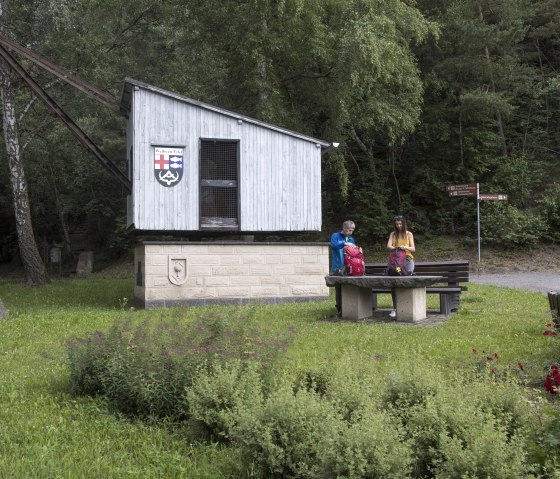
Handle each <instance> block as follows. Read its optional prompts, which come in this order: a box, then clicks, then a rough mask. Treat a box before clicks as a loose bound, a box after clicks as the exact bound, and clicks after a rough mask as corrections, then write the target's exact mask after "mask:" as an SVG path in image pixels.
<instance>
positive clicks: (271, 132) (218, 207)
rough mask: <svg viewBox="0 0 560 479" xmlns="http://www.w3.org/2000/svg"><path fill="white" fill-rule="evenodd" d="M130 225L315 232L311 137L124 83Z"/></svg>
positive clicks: (320, 148)
mask: <svg viewBox="0 0 560 479" xmlns="http://www.w3.org/2000/svg"><path fill="white" fill-rule="evenodd" d="M122 104H123V106H124V108H125V109H126V110H128V112H129V122H128V135H127V138H128V139H127V152H128V165H129V179H130V180H131V182H132V193H131V195H130V198H129V205H128V206H129V207H128V225H129V226H130V227H133V228H135V229H136V230H140V231H142V232H199V231H205V232H209V231H214V232H215V231H229V232H239V233H244V234H250V233H261V232H301V231H320V230H321V154H322V153H323V152H325V151H326V150H328V149H330V148H331V144H330V143H326V142H324V141H322V140H318V139H316V138H311V137H309V136H306V135H303V134H301V133H296V132H293V131H289V130H287V129H285V128H281V127H278V126H275V125H271V124H268V123H265V122H262V121H259V120H255V119H253V118H249V117H247V116H244V115H240V114H238V113H233V112H231V111H228V110H224V109H222V108H218V107H216V106H212V105H208V104H206V103H202V102H200V101H196V100H193V99H191V98H187V97H185V96H182V95H179V94H177V93H172V92H169V91H166V90H163V89H161V88H158V87H155V86H152V85H148V84H146V83H142V82H139V81H136V80H132V79H130V78H127V79H126V80H125V84H124V89H123V95H122Z"/></svg>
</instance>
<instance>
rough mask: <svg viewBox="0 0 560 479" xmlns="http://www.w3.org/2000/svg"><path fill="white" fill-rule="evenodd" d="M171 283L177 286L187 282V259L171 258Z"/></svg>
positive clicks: (184, 257) (181, 257) (169, 273)
mask: <svg viewBox="0 0 560 479" xmlns="http://www.w3.org/2000/svg"><path fill="white" fill-rule="evenodd" d="M168 277H169V281H170V282H171V283H173V284H176V285H181V284H184V283H185V281H187V257H186V256H169V271H168Z"/></svg>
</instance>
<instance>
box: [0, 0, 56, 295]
mask: <svg viewBox="0 0 560 479" xmlns="http://www.w3.org/2000/svg"><path fill="white" fill-rule="evenodd" d="M6 4H7V2H6V1H2V2H0V32H1V33H2V34H5V33H6V32H5V30H6V29H5V28H4V26H5V25H6V10H7V9H6ZM0 97H1V99H2V123H3V130H4V141H5V144H6V155H7V158H8V166H9V176H10V184H11V188H12V200H13V207H14V214H15V217H16V228H17V235H18V245H19V251H20V256H21V260H22V263H23V267H24V269H25V276H26V281H27V284H28V285H29V286H42V285H44V284H45V283H46V282H47V272H46V268H45V265H44V264H43V261H42V260H41V256H40V254H39V250H38V249H37V244H36V242H35V237H34V235H33V225H32V223H31V209H30V206H29V196H28V193H27V181H26V179H25V171H24V168H23V158H22V155H21V150H20V143H19V138H18V126H17V121H16V109H15V102H14V92H13V86H12V80H11V71H10V67H9V66H8V65H7V64H6V63H5V62H4V61H3V60H2V61H1V62H0Z"/></svg>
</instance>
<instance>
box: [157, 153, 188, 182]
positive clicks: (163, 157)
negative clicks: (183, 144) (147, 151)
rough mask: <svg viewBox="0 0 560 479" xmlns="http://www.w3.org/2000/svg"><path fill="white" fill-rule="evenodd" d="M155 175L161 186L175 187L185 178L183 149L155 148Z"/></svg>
mask: <svg viewBox="0 0 560 479" xmlns="http://www.w3.org/2000/svg"><path fill="white" fill-rule="evenodd" d="M154 149H155V156H154V175H155V177H156V180H157V181H158V183H159V184H160V185H163V186H166V187H170V186H175V185H176V184H178V183H179V182H180V181H181V178H183V158H184V151H183V148H169V147H159V146H156V147H155V148H154Z"/></svg>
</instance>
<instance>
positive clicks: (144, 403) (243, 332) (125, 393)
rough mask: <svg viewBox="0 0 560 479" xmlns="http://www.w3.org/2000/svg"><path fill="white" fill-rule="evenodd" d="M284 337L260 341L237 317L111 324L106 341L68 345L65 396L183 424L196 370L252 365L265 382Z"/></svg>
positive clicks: (101, 337) (97, 338)
mask: <svg viewBox="0 0 560 479" xmlns="http://www.w3.org/2000/svg"><path fill="white" fill-rule="evenodd" d="M289 338H290V335H289V334H288V335H276V336H274V337H272V336H271V335H270V334H269V335H266V334H263V333H262V332H261V331H260V330H259V329H258V328H255V327H253V326H252V325H251V323H250V321H246V322H245V321H243V318H240V317H239V316H237V317H235V316H233V317H232V318H229V319H226V318H225V317H223V316H220V315H210V316H208V317H205V318H199V319H197V320H195V321H194V322H192V323H186V322H183V323H182V322H180V321H174V322H164V321H159V322H155V321H150V320H145V321H142V322H138V323H135V322H134V321H133V320H132V319H129V320H127V321H117V322H115V323H114V325H113V326H112V327H111V328H110V330H109V332H108V333H107V334H103V333H100V332H95V333H92V334H90V335H88V336H86V338H78V339H74V340H72V341H70V342H69V343H68V355H69V361H70V391H71V392H72V393H73V394H75V395H84V394H103V395H105V396H107V398H108V399H109V400H110V401H111V403H112V404H113V405H114V406H115V407H116V408H117V409H118V410H119V411H121V412H123V413H125V414H130V415H137V416H159V417H172V418H178V419H180V418H185V417H187V416H188V411H187V410H186V409H185V401H184V395H185V389H186V388H189V387H190V386H191V384H192V381H193V379H194V377H195V375H196V374H197V372H198V371H199V366H200V365H201V364H209V365H212V364H225V363H227V362H228V361H235V360H238V361H242V362H247V361H250V362H256V363H258V364H259V365H260V367H261V373H262V374H263V375H264V374H265V373H267V372H268V371H269V370H270V366H271V364H272V362H273V361H274V359H275V357H276V355H277V354H278V353H279V352H280V350H282V349H283V348H285V347H286V346H287V344H288V340H289Z"/></svg>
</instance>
